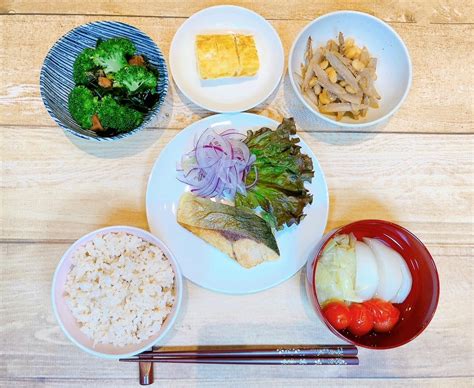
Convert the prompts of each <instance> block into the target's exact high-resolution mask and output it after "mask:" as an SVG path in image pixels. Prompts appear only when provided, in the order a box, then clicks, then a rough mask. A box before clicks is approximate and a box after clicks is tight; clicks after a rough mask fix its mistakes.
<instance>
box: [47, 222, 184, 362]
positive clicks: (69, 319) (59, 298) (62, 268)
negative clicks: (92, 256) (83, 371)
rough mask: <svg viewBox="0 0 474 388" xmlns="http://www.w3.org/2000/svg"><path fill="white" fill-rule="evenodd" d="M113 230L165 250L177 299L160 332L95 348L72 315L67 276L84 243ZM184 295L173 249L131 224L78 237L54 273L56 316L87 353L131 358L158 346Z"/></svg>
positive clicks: (53, 286)
mask: <svg viewBox="0 0 474 388" xmlns="http://www.w3.org/2000/svg"><path fill="white" fill-rule="evenodd" d="M111 232H126V233H129V234H132V235H135V236H138V237H140V238H142V239H143V240H146V241H148V242H150V243H152V244H154V245H156V246H158V247H159V248H160V249H161V250H162V251H163V253H164V254H165V255H166V257H167V258H168V260H169V261H170V263H171V265H172V267H173V271H174V273H175V292H176V301H175V304H174V306H173V308H172V309H171V312H170V314H169V315H168V317H167V318H166V320H165V322H164V323H163V326H162V327H161V329H160V331H159V332H158V333H156V334H154V335H153V336H151V337H150V338H148V339H147V340H145V341H143V342H141V343H139V344H133V345H128V346H123V347H118V346H113V345H107V344H97V345H96V346H95V347H94V346H93V341H92V340H91V339H90V338H88V337H87V336H86V335H85V334H84V333H83V332H82V331H81V330H80V328H79V325H78V323H77V321H76V320H75V318H74V316H73V315H72V313H71V311H70V310H69V308H68V306H67V305H66V302H65V300H64V296H63V294H64V286H65V283H66V277H67V274H68V273H69V270H70V268H71V266H72V264H71V256H72V253H73V252H74V251H75V250H76V249H77V248H78V247H79V246H81V245H84V244H85V243H87V242H88V241H90V240H92V239H93V238H94V237H96V236H97V235H104V234H107V233H111ZM182 294H183V279H182V275H181V271H180V269H179V267H178V264H177V263H176V260H175V258H174V256H173V254H172V253H171V252H170V251H169V249H168V248H167V247H166V246H165V245H164V244H163V243H162V242H161V241H160V240H159V239H158V238H156V237H155V236H153V235H152V234H151V233H149V232H147V231H145V230H142V229H138V228H133V227H130V226H111V227H107V228H103V229H99V230H96V231H94V232H91V233H89V234H87V235H85V236H83V237H81V238H80V239H79V240H77V241H76V242H75V243H74V244H72V245H71V247H69V249H68V250H67V251H66V253H64V255H63V257H62V259H61V261H60V262H59V264H58V266H57V268H56V272H55V273H54V278H53V284H52V288H51V298H52V303H53V311H54V315H55V316H56V319H57V321H58V322H59V325H60V326H61V329H62V330H63V332H64V334H66V336H67V337H68V338H69V339H70V340H71V341H72V342H73V343H74V344H75V345H77V346H78V347H79V348H81V349H82V350H84V351H85V352H87V353H89V354H92V355H94V356H98V357H102V358H108V359H118V358H122V357H130V356H132V355H135V354H138V353H141V352H143V351H145V350H147V349H149V348H151V347H152V346H153V345H156V344H157V343H158V342H160V341H161V340H162V339H163V338H164V337H165V335H166V334H167V333H168V332H169V330H170V329H171V327H172V325H173V323H174V321H175V319H176V316H177V314H178V311H179V308H180V305H181V299H182Z"/></svg>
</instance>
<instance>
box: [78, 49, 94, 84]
mask: <svg viewBox="0 0 474 388" xmlns="http://www.w3.org/2000/svg"><path fill="white" fill-rule="evenodd" d="M94 51H95V50H94V49H91V48H86V49H84V50H82V52H81V53H80V54H79V55H78V56H77V57H76V60H75V61H74V65H73V66H72V70H73V78H74V82H75V83H76V84H80V85H86V84H87V83H88V82H89V81H91V80H92V79H93V78H94V70H95V69H96V68H97V65H96V64H95V63H94V61H93V60H92V56H93V55H94Z"/></svg>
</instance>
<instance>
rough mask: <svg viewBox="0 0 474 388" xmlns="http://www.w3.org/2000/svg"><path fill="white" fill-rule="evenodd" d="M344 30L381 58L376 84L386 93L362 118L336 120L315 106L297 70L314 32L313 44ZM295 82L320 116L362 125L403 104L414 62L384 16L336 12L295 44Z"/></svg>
mask: <svg viewBox="0 0 474 388" xmlns="http://www.w3.org/2000/svg"><path fill="white" fill-rule="evenodd" d="M339 31H341V32H342V33H343V34H344V36H345V37H346V38H349V37H351V38H354V40H355V43H356V44H357V46H359V47H363V46H366V47H367V49H368V50H369V53H370V54H371V56H373V57H375V58H377V61H378V62H377V80H376V81H375V86H376V88H377V91H378V92H379V94H380V95H381V96H382V99H381V100H380V101H379V105H380V106H379V108H378V109H372V108H370V109H369V111H368V113H367V116H366V117H365V118H361V119H359V120H357V121H356V120H353V119H351V118H346V117H344V118H343V119H342V120H341V121H339V122H336V121H335V120H333V119H331V118H330V117H328V116H325V115H323V114H321V113H319V112H318V111H316V109H314V108H313V107H312V104H310V103H309V102H307V101H306V99H305V98H304V97H303V95H302V94H301V92H300V88H299V86H298V84H297V82H296V81H295V79H294V73H295V72H296V73H298V74H300V64H301V62H303V56H304V51H305V47H306V41H307V40H308V37H309V36H311V37H312V39H313V47H319V46H325V45H326V43H327V41H328V40H329V39H334V40H336V41H337V35H338V33H339ZM288 72H289V75H290V81H291V85H292V87H293V89H294V91H295V93H296V94H297V96H298V98H299V99H300V100H301V102H302V103H303V104H304V105H305V106H306V107H307V108H308V109H309V110H310V111H311V112H313V113H314V114H315V115H316V116H318V117H320V118H321V119H323V120H325V121H328V122H331V123H333V124H337V125H339V126H342V127H353V128H357V127H359V128H361V127H368V126H372V125H376V124H378V123H380V122H381V121H384V120H385V119H387V118H388V117H390V116H391V115H393V114H394V113H395V112H396V111H397V110H398V109H399V108H400V106H401V104H402V103H403V101H404V100H405V97H406V96H407V95H408V91H409V89H410V86H411V80H412V65H411V59H410V55H409V53H408V49H407V47H406V46H405V44H404V43H403V41H402V39H401V38H400V36H399V35H398V34H397V33H396V32H395V31H394V30H393V28H392V27H390V26H389V25H388V24H386V23H384V22H383V21H381V20H380V19H377V18H376V17H374V16H371V15H368V14H365V13H362V12H354V11H340V12H333V13H329V14H327V15H324V16H321V17H319V18H317V19H315V20H313V21H312V22H311V23H309V24H308V25H307V26H306V27H305V28H304V29H303V30H302V31H301V32H300V33H299V35H298V37H297V38H296V40H295V41H294V43H293V46H292V47H291V51H290V55H289V63H288Z"/></svg>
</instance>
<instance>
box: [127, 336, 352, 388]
mask: <svg viewBox="0 0 474 388" xmlns="http://www.w3.org/2000/svg"><path fill="white" fill-rule="evenodd" d="M357 353H358V351H357V348H356V347H355V346H353V345H259V346H241V345H240V346H235V345H228V346H199V347H197V348H196V347H193V348H188V349H183V348H182V347H168V348H159V349H153V350H152V351H148V352H143V353H141V354H139V355H137V356H135V357H131V358H123V359H120V361H122V362H136V363H138V365H139V372H140V384H141V385H150V384H153V365H154V364H155V363H168V364H178V363H182V364H227V365H359V359H358V358H357Z"/></svg>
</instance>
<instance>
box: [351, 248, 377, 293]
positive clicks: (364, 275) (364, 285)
mask: <svg viewBox="0 0 474 388" xmlns="http://www.w3.org/2000/svg"><path fill="white" fill-rule="evenodd" d="M355 253H356V263H357V269H356V280H355V290H354V291H355V294H356V296H357V297H358V298H360V299H362V300H363V301H366V300H369V299H372V298H373V297H374V295H375V292H376V291H377V287H378V284H379V272H378V266H377V260H376V258H375V255H374V253H373V252H372V250H371V249H370V248H369V246H368V245H367V244H364V243H363V242H362V241H357V242H356V244H355Z"/></svg>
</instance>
